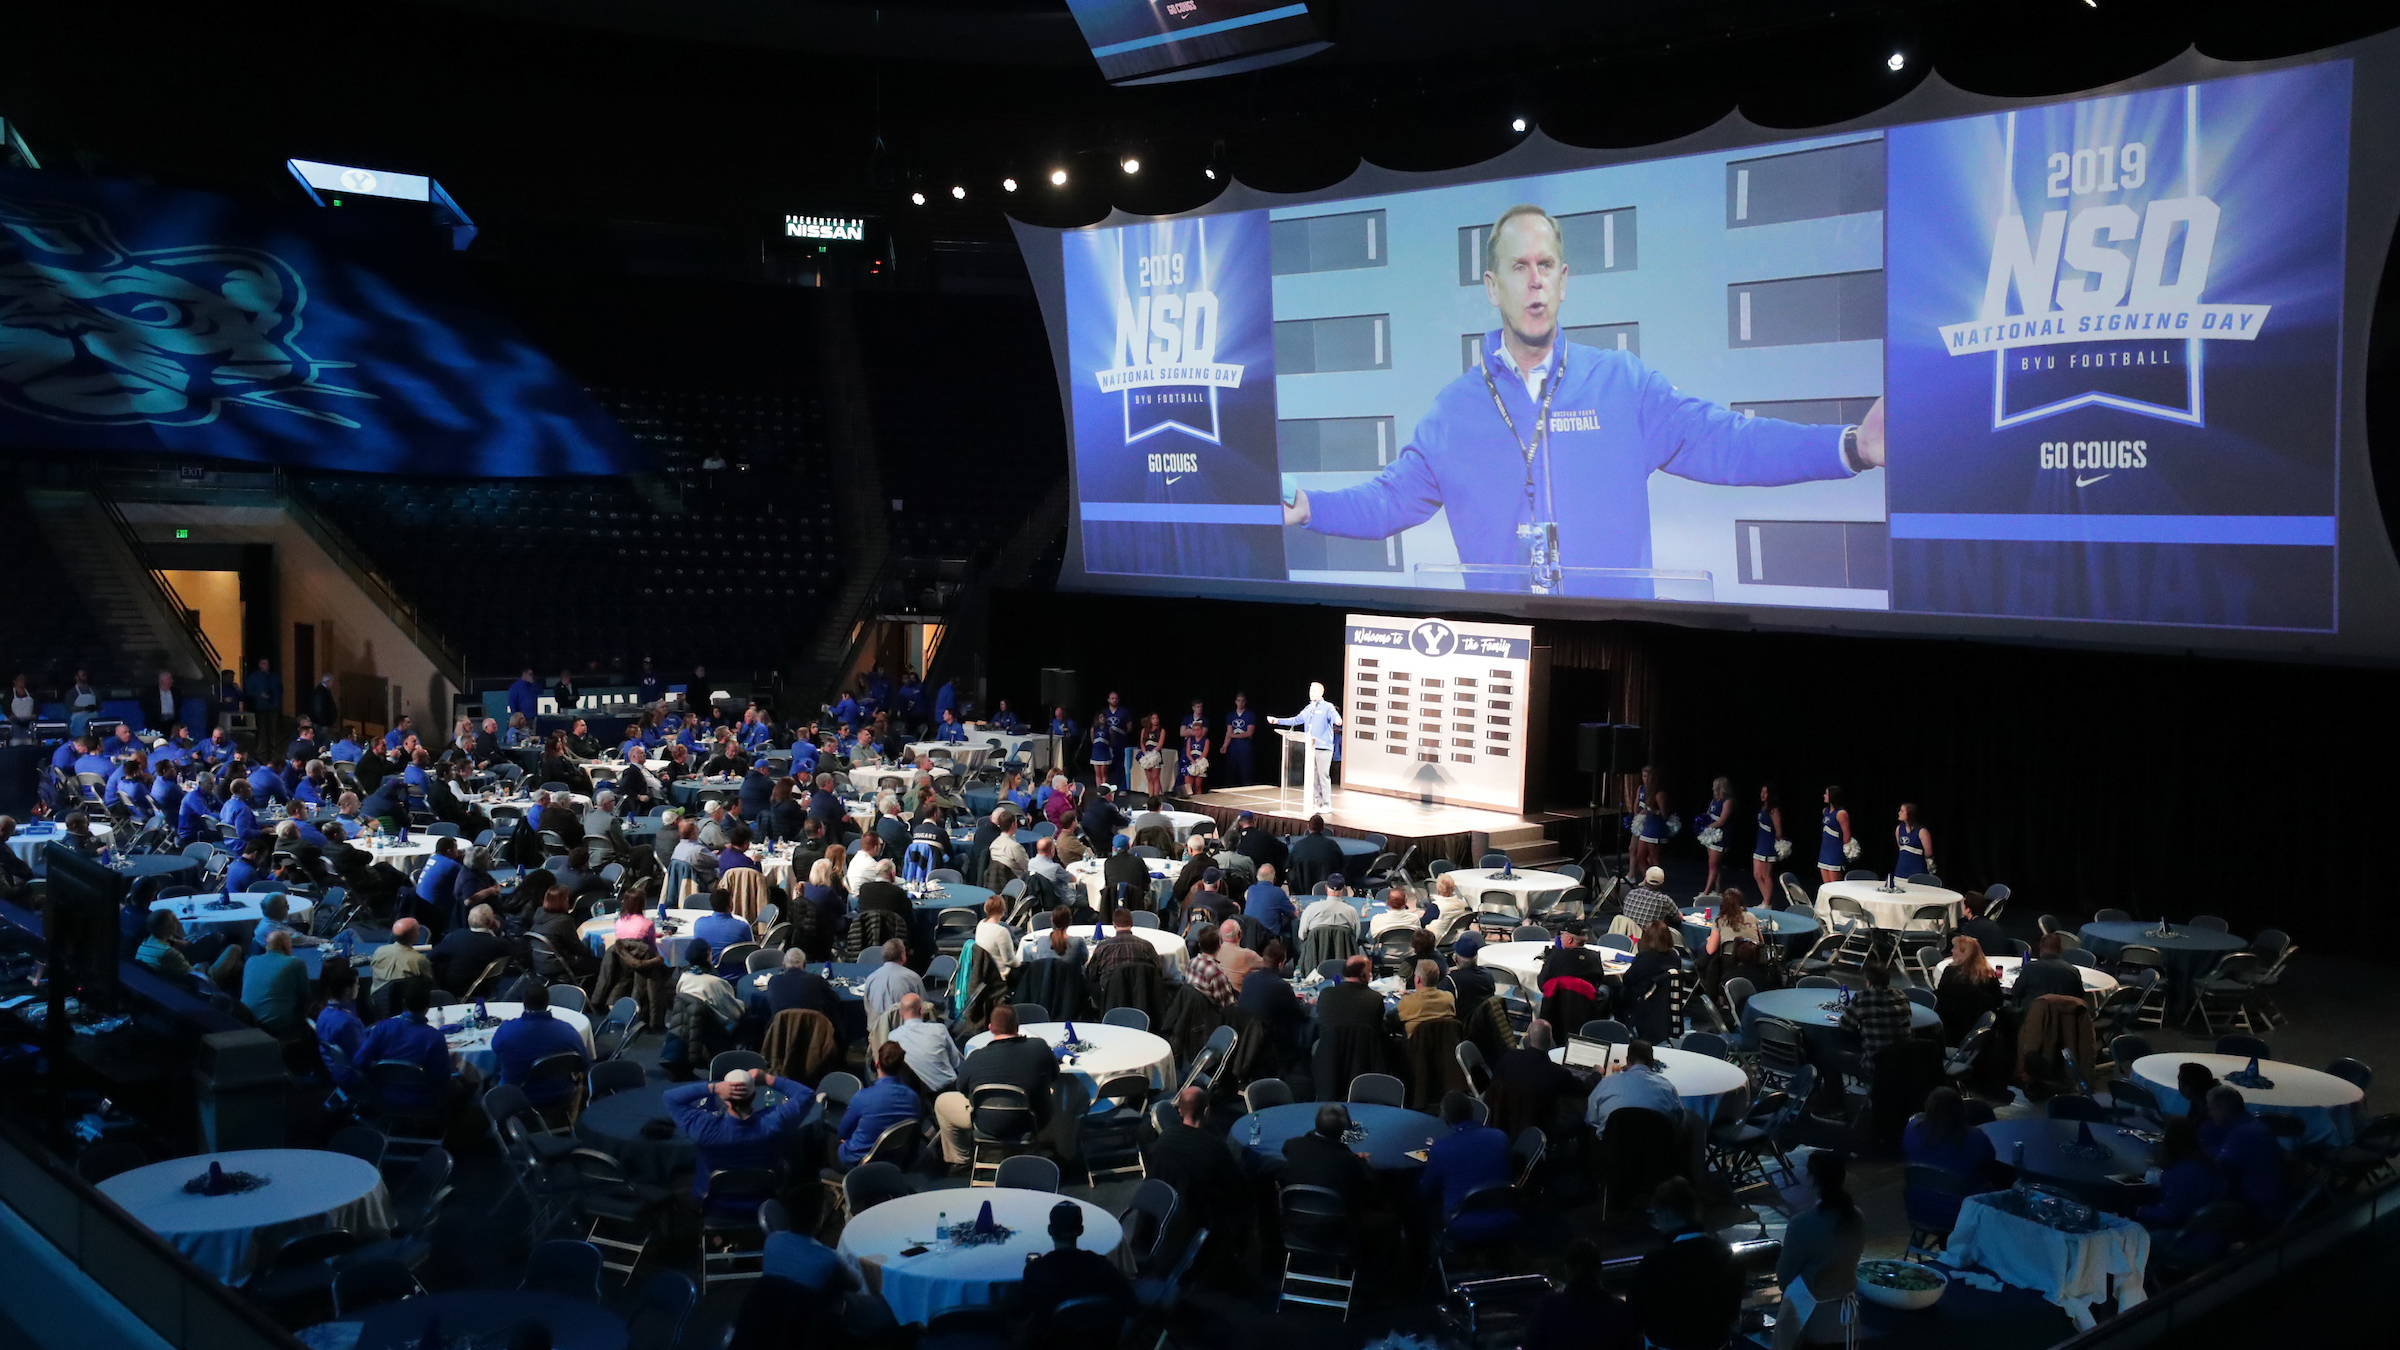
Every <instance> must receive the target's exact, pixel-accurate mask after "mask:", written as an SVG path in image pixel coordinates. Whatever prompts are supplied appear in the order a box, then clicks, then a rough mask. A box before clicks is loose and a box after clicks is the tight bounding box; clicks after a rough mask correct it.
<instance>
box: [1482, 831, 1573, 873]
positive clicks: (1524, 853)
mask: <svg viewBox="0 0 2400 1350" xmlns="http://www.w3.org/2000/svg"><path fill="white" fill-rule="evenodd" d="M1490 840H1491V847H1492V851H1493V852H1495V853H1505V854H1507V855H1508V860H1509V862H1510V863H1511V864H1513V865H1514V866H1517V867H1540V866H1541V865H1542V864H1544V863H1553V862H1564V861H1565V860H1566V855H1565V854H1563V853H1561V852H1559V848H1558V841H1557V840H1554V839H1552V838H1550V837H1549V836H1548V835H1546V834H1544V833H1543V832H1542V827H1541V825H1540V824H1538V823H1535V822H1528V823H1526V824H1523V825H1508V826H1503V827H1502V828H1500V829H1497V830H1494V831H1492V832H1491V835H1490Z"/></svg>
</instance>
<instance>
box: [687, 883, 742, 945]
mask: <svg viewBox="0 0 2400 1350" xmlns="http://www.w3.org/2000/svg"><path fill="white" fill-rule="evenodd" d="M708 910H709V912H708V913H707V914H706V915H705V916H703V917H701V918H699V919H697V920H695V921H693V923H692V936H693V937H696V938H698V939H700V940H701V941H702V942H705V943H707V944H708V949H709V950H710V951H712V952H723V951H724V950H725V949H726V948H727V947H730V946H732V945H733V944H735V943H737V942H756V941H758V935H757V934H755V933H753V932H751V931H750V921H749V920H748V919H745V918H743V917H742V916H740V915H738V914H736V913H734V912H733V892H731V891H729V890H726V889H725V888H724V887H722V886H720V887H718V888H717V889H715V890H713V891H710V892H709V893H708Z"/></svg>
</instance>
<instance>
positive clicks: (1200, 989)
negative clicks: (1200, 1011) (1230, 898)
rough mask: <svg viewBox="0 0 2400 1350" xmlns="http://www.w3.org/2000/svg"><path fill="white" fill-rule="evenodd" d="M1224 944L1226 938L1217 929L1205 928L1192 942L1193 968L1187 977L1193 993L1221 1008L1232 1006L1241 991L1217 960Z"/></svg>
mask: <svg viewBox="0 0 2400 1350" xmlns="http://www.w3.org/2000/svg"><path fill="white" fill-rule="evenodd" d="M1224 945H1225V939H1224V938H1223V937H1222V936H1220V935H1219V934H1218V932H1217V930H1216V929H1214V928H1210V929H1206V930H1203V931H1202V932H1201V934H1200V936H1199V937H1198V938H1196V939H1194V940H1193V942H1192V947H1193V951H1192V962H1191V970H1190V972H1189V974H1188V975H1187V977H1186V978H1187V981H1188V983H1190V985H1191V986H1192V992H1193V993H1195V994H1198V995H1200V996H1201V997H1202V998H1205V999H1207V1000H1208V1001H1209V1002H1210V1003H1213V1004H1215V1005H1216V1006H1217V1007H1219V1008H1230V1007H1232V1006H1233V1001H1234V999H1235V998H1237V997H1239V991H1238V990H1236V989H1235V988H1234V987H1233V981H1232V980H1230V979H1228V978H1227V977H1226V975H1225V967H1224V965H1223V963H1221V962H1219V961H1218V960H1217V953H1218V952H1219V951H1220V950H1222V949H1223V947H1224Z"/></svg>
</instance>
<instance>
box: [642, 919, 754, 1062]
mask: <svg viewBox="0 0 2400 1350" xmlns="http://www.w3.org/2000/svg"><path fill="white" fill-rule="evenodd" d="M715 960H716V954H715V953H714V952H712V951H711V950H710V949H709V946H708V943H707V942H706V941H704V940H702V939H700V938H693V939H692V940H691V941H690V942H688V943H686V944H684V949H683V962H684V964H683V970H682V971H681V973H679V974H678V975H677V976H676V979H675V1006H674V1008H673V1009H672V1010H670V1011H669V1012H668V1014H667V1043H666V1044H665V1045H664V1046H662V1047H661V1048H660V1050H659V1057H658V1058H659V1064H660V1066H661V1067H667V1066H673V1067H672V1068H671V1069H670V1070H669V1071H670V1073H683V1074H689V1073H691V1072H692V1071H693V1070H694V1069H696V1068H706V1067H707V1066H708V1061H709V1060H710V1059H712V1058H714V1057H715V1055H716V1054H717V1052H718V1051H720V1050H727V1049H731V1048H732V1046H733V1029H734V1028H735V1027H737V1026H739V1025H741V1021H742V1015H743V1012H744V1008H743V1005H742V998H741V995H739V994H737V993H735V992H734V990H733V986H732V985H731V984H730V983H728V982H727V981H725V980H724V979H722V978H720V977H719V976H718V975H717V974H716V971H715V969H714V964H713V963H714V962H715ZM687 997H688V998H690V999H691V1000H692V1002H691V1003H690V1004H688V1005H687V1004H686V1003H685V1002H684V999H685V998H687Z"/></svg>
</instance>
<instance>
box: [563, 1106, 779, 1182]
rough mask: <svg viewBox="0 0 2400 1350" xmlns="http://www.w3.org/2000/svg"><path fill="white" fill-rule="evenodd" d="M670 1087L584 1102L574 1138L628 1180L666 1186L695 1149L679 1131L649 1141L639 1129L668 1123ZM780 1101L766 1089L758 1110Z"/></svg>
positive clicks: (687, 1165) (686, 1169)
mask: <svg viewBox="0 0 2400 1350" xmlns="http://www.w3.org/2000/svg"><path fill="white" fill-rule="evenodd" d="M674 1086H675V1084H673V1083H660V1082H648V1083H644V1084H642V1085H641V1086H640V1087H634V1088H626V1089H624V1090H623V1091H620V1092H612V1093H610V1094H608V1095H607V1096H605V1097H602V1098H600V1099H599V1100H598V1101H595V1102H590V1103H587V1104H586V1105H585V1106H584V1108H583V1110H582V1111H581V1112H579V1113H577V1115H576V1117H575V1137H576V1138H577V1139H579V1140H581V1141H583V1142H584V1143H586V1144H588V1145H590V1146H591V1147H593V1148H596V1149H598V1150H600V1151H601V1152H602V1153H605V1154H607V1155H608V1156H610V1157H612V1158H614V1159H616V1160H617V1161H618V1162H619V1163H621V1164H623V1165H624V1168H625V1176H626V1178H627V1179H628V1180H631V1181H640V1182H647V1183H649V1184H651V1185H655V1186H664V1185H667V1184H669V1183H670V1182H672V1181H673V1180H674V1179H675V1178H676V1177H677V1176H678V1175H681V1174H683V1173H687V1172H689V1171H691V1170H692V1161H693V1159H694V1158H695V1157H697V1156H698V1153H697V1150H696V1149H695V1148H694V1146H693V1144H692V1141H691V1138H690V1137H689V1136H688V1135H686V1134H684V1133H683V1131H681V1130H679V1129H669V1130H667V1131H666V1132H665V1134H664V1135H662V1136H661V1137H659V1138H656V1139H653V1138H650V1137H648V1136H647V1135H644V1134H643V1133H642V1127H643V1126H645V1125H647V1124H649V1123H650V1122H651V1121H653V1120H662V1121H663V1120H671V1117H669V1116H668V1115H667V1107H666V1103H665V1101H664V1098H665V1097H666V1095H667V1089H668V1088H671V1087H674ZM782 1100H783V1098H782V1094H781V1093H779V1092H777V1091H776V1090H774V1089H772V1088H770V1089H768V1090H767V1091H766V1092H764V1093H763V1094H761V1095H760V1097H759V1100H758V1109H759V1110H762V1111H764V1110H768V1109H771V1108H772V1107H774V1106H775V1105H776V1104H777V1103H779V1102H781V1101H782Z"/></svg>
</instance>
